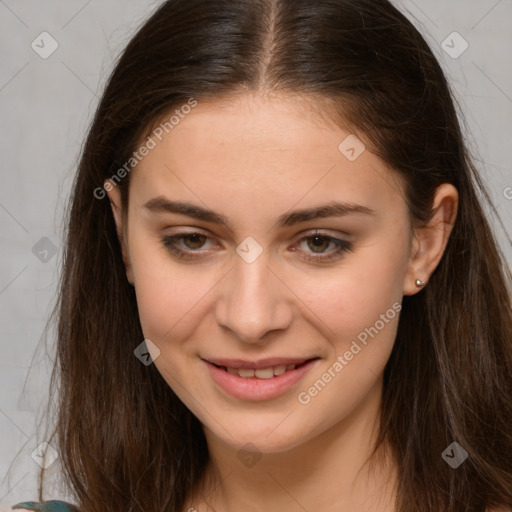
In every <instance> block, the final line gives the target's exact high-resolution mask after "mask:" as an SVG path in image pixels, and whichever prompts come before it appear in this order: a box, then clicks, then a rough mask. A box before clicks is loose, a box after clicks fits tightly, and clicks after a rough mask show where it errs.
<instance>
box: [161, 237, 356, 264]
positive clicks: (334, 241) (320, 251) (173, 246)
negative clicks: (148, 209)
mask: <svg viewBox="0 0 512 512" xmlns="http://www.w3.org/2000/svg"><path fill="white" fill-rule="evenodd" d="M207 240H211V239H210V237H209V236H207V235H203V234H201V233H178V234H176V235H169V236H165V237H163V238H162V244H163V245H164V247H165V248H166V249H167V250H169V251H170V252H172V253H174V254H175V255H176V256H177V257H178V258H180V259H188V260H193V259H197V258H200V257H201V253H204V252H205V251H200V249H202V248H203V247H204V245H205V242H206V241H207ZM180 242H181V244H182V245H181V247H180ZM304 243H305V244H306V247H307V249H306V250H300V252H302V253H304V255H303V256H302V257H303V258H304V259H305V260H308V261H314V262H327V261H332V260H334V259H339V258H341V257H342V256H343V254H344V253H346V252H350V251H353V250H354V247H353V243H352V242H348V241H346V240H342V239H339V238H335V237H333V236H330V235H327V234H325V233H321V232H318V231H315V232H314V233H311V234H309V235H308V236H305V237H302V238H301V239H300V240H299V244H298V245H301V244H304ZM333 246H334V250H330V251H329V250H328V249H329V247H333ZM292 251H294V252H295V251H296V249H292ZM324 254H325V255H324Z"/></svg>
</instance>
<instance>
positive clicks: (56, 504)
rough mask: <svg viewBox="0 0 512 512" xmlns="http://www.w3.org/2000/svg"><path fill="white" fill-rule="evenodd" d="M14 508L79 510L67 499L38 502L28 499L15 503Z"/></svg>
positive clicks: (45, 511) (59, 511) (43, 511)
mask: <svg viewBox="0 0 512 512" xmlns="http://www.w3.org/2000/svg"><path fill="white" fill-rule="evenodd" d="M12 508H13V510H18V509H22V510H36V511H37V512H78V509H77V508H76V507H75V506H74V505H71V504H70V503H66V502H65V501H55V500H54V501H44V502H41V503H36V502H35V501H26V502H23V503H17V504H16V505H14V506H13V507H12Z"/></svg>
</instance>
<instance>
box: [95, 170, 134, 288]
mask: <svg viewBox="0 0 512 512" xmlns="http://www.w3.org/2000/svg"><path fill="white" fill-rule="evenodd" d="M103 186H104V188H105V190H106V191H107V195H108V197H109V199H110V206H111V208H112V214H113V215H114V222H115V223H116V231H117V237H118V239H119V244H120V245H121V251H122V254H123V262H124V267H125V269H126V277H127V279H128V282H129V283H130V284H131V285H134V282H135V280H134V279H133V269H132V264H131V261H130V253H129V251H128V241H127V237H126V232H127V230H126V228H127V226H124V223H123V216H122V208H121V190H120V189H119V187H118V186H117V185H113V184H112V182H111V181H110V180H106V181H105V183H104V184H103Z"/></svg>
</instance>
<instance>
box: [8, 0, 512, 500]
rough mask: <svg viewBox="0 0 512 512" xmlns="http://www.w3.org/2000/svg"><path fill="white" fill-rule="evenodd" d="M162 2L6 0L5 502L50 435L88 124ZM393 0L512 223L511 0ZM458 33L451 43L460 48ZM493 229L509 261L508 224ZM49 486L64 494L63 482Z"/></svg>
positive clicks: (27, 480) (31, 492)
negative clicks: (424, 47) (53, 353)
mask: <svg viewBox="0 0 512 512" xmlns="http://www.w3.org/2000/svg"><path fill="white" fill-rule="evenodd" d="M159 3H160V2H159V1H155V0H154V1H149V0H139V1H137V2H136V1H134V0H123V1H121V0H108V1H100V0H89V1H87V0H72V1H71V0H68V1H66V2H62V1H61V2H57V1H56V0H47V1H45V2H36V1H35V0H0V41H1V45H0V58H1V66H0V119H1V125H0V154H1V155H2V158H3V160H2V163H1V167H0V173H1V174H0V178H1V179H0V183H1V185H0V236H1V245H0V348H1V356H0V374H1V376H0V379H1V380H0V382H1V385H0V509H3V508H2V504H3V506H4V507H6V506H7V505H12V504H14V503H16V502H17V501H21V500H27V499H32V498H35V497H36V494H35V493H36V488H37V470H38V469H39V466H38V465H37V464H36V462H35V461H34V460H33V458H32V457H31V453H32V452H33V451H34V449H36V447H37V446H38V445H39V444H40V443H41V442H43V441H45V439H44V436H42V435H41V433H38V431H37V429H36V425H37V422H38V420H39V419H40V418H41V414H42V413H43V412H44V411H43V410H42V408H41V404H44V403H45V402H44V401H45V399H46V388H47V385H48V375H49V373H48V372H49V368H50V364H49V360H48V357H47V356H46V354H45V349H44V345H41V343H44V334H45V332H46V331H45V327H46V321H47V318H48V315H49V313H50V309H51V307H52V306H53V303H54V299H55V292H56V285H57V282H58V270H59V266H60V264H61V254H62V253H61V249H62V228H63V226H62V215H63V208H64V206H65V204H66V201H67V198H68V195H69V191H70V186H71V183H72V178H73V175H74V171H75V167H76V161H77V157H78V154H79V151H80V147H81V144H82V141H83V137H84V133H85V130H86V128H87V126H88V123H89V122H90V120H91V118H92V114H93V111H94V108H95V106H96V104H97V101H98V97H99V96H100V94H101V91H102V88H103V86H104V84H105V81H106V78H107V76H108V73H109V72H110V70H111V69H112V63H113V59H114V58H115V57H116V56H117V55H118V54H119V52H120V51H121V50H122V48H123V47H124V45H125V44H126V42H127V41H128V39H129V38H130V35H131V34H133V32H134V30H135V29H136V28H137V26H138V25H139V24H140V22H141V21H142V20H143V19H145V18H146V16H147V15H148V14H149V12H151V11H152V10H153V9H154V8H155V7H156V6H157V5H158V4H159ZM395 3H396V5H397V6H398V7H399V8H400V9H401V10H403V11H404V12H405V13H406V15H407V16H408V17H409V19H411V21H412V22H413V23H414V24H415V25H416V26H417V27H418V28H419V29H420V31H421V32H422V33H423V34H424V35H425V37H426V38H427V40H428V42H429V43H430V45H431V47H432V48H433V50H434V52H435V54H436V56H437V57H438V58H439V60H440V62H441V65H442V66H443V69H444V70H445V71H446V73H447V76H448V79H449V81H450V83H451V84H452V87H453V90H454V93H455V96H456V98H457V100H458V102H459V104H460V108H461V114H460V115H461V116H463V119H464V120H465V121H463V126H464V131H465V135H466V138H467V141H468V144H469V146H470V148H471V151H472V152H473V155H474V156H475V158H476V163H477V167H478V168H479V169H480V171H481V173H482V175H483V176H484V179H485V182H486V184H487V186H488V188H489V190H490V193H491V196H492V198H493V200H494V201H495V204H496V206H497V209H498V212H499V213H500V215H501V216H502V219H503V222H504V224H505V226H506V227H507V229H508V230H509V232H510V226H511V225H512V222H511V221H512V188H510V189H509V188H508V187H512V172H511V167H510V155H509V151H510V146H511V142H512V138H511V134H512V129H511V127H510V120H511V119H512V58H511V54H512V52H511V50H512V27H511V24H510V20H512V1H511V0H478V1H468V0H451V1H450V2H447V1H446V0H427V1H420V0H415V1H414V2H413V1H411V0H403V1H400V2H397V1H395ZM44 31H46V32H48V33H49V34H50V35H51V36H52V37H53V38H54V39H55V40H56V41H57V43H58V45H59V46H58V48H57V50H56V51H55V52H54V53H53V54H52V55H50V56H49V57H48V58H46V59H43V58H41V57H40V56H39V55H38V54H37V53H36V51H34V49H33V48H32V47H31V44H32V41H34V40H35V41H36V43H37V42H38V41H39V45H40V46H42V45H41V43H40V38H39V37H38V36H39V35H40V34H41V33H42V32H44ZM454 31H456V32H458V33H459V34H460V35H461V36H462V37H463V38H464V39H465V40H466V41H467V42H468V44H469V48H468V49H467V51H465V52H464V53H463V54H462V55H461V56H460V57H458V58H452V57H451V56H449V55H448V54H447V53H446V51H445V50H444V49H443V41H445V40H446V39H447V38H448V36H450V34H452V33H453V32H454ZM452 40H453V38H452V39H450V38H449V39H448V40H447V43H445V44H449V45H451V46H455V48H454V50H456V49H457V48H460V44H459V43H458V42H457V39H455V40H453V41H454V42H453V43H452V42H451V41H452ZM48 48H49V44H48V40H46V43H45V49H46V50H47V49H48ZM42 50H43V49H42V48H41V50H40V51H42ZM461 119H462V117H461ZM507 197H508V199H507ZM498 236H499V239H500V243H501V245H502V247H503V249H504V250H505V254H506V256H507V259H508V261H509V262H510V261H512V251H511V247H510V244H509V243H508V242H507V241H506V239H505V236H504V234H503V233H502V231H501V230H498ZM44 237H46V238H44ZM41 239H43V240H42V241H41ZM34 247H35V248H34ZM52 247H54V249H55V254H53V253H52ZM44 250H46V251H48V252H44ZM53 335H54V333H53V332H49V333H48V342H49V344H50V346H51V342H52V339H53ZM38 346H39V347H40V348H39V350H37V351H36V348H37V347H38ZM41 347H43V348H41ZM29 370H30V371H29ZM57 468H58V462H57V463H55V464H54V465H53V466H51V469H52V470H53V471H52V472H53V474H55V475H56V474H57ZM49 497H52V498H59V497H60V498H66V495H65V494H64V493H63V492H62V491H61V490H60V489H59V487H58V482H56V483H55V487H54V489H53V491H52V494H51V496H47V498H49Z"/></svg>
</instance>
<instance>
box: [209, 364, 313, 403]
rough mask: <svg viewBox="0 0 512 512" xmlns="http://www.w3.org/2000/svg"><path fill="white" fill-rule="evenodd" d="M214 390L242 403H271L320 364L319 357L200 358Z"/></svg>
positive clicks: (296, 384)
mask: <svg viewBox="0 0 512 512" xmlns="http://www.w3.org/2000/svg"><path fill="white" fill-rule="evenodd" d="M201 359H202V360H203V362H204V363H205V364H206V367H207V369H208V373H209V375H210V377H211V379H212V380H213V382H214V383H215V384H216V385H217V386H218V389H219V390H221V391H222V392H223V393H227V394H228V395H230V396H231V397H234V398H237V399H239V400H244V401H261V400H271V399H274V398H278V397H280V396H282V395H285V394H286V393H287V392H288V391H291V390H292V389H293V388H294V387H296V386H298V385H299V382H300V381H301V380H302V379H303V378H304V376H305V375H307V374H308V372H309V371H310V370H311V369H312V368H314V367H315V366H316V365H317V364H319V363H320V360H321V358H320V357H310V358H307V359H305V358H302V359H300V358H296V359H290V358H273V359H265V360H261V361H258V362H251V361H244V360H240V359H215V360H213V359H210V360H207V359H203V358H201Z"/></svg>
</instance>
